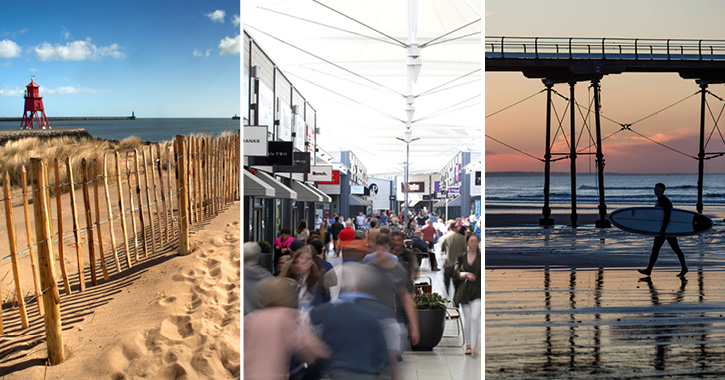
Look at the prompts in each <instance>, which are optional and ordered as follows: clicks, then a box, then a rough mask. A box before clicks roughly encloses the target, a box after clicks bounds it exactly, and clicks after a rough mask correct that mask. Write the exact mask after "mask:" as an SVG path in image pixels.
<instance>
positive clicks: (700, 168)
mask: <svg viewBox="0 0 725 380" xmlns="http://www.w3.org/2000/svg"><path fill="white" fill-rule="evenodd" d="M699 84H700V88H701V90H700V92H701V93H702V96H701V98H700V99H701V100H700V151H699V152H698V154H697V205H696V207H697V212H699V213H702V209H703V204H702V186H703V183H704V182H703V175H704V172H705V102H706V101H707V100H706V99H705V96H706V95H707V82H705V81H702V80H701V81H699Z"/></svg>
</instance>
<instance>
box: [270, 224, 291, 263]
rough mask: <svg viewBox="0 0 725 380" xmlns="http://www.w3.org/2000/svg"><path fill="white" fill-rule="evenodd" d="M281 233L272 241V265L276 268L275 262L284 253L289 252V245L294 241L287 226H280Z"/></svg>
mask: <svg viewBox="0 0 725 380" xmlns="http://www.w3.org/2000/svg"><path fill="white" fill-rule="evenodd" d="M280 233H281V235H280V237H278V238H277V239H275V241H274V258H273V260H274V267H275V268H277V262H278V261H279V258H280V257H282V256H284V255H289V254H291V252H290V249H289V245H290V244H291V243H292V242H293V241H295V238H294V237H292V236H290V229H289V227H284V228H282V231H281V232H280Z"/></svg>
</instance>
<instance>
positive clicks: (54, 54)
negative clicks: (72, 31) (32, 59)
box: [35, 38, 126, 61]
mask: <svg viewBox="0 0 725 380" xmlns="http://www.w3.org/2000/svg"><path fill="white" fill-rule="evenodd" d="M35 55H36V57H37V58H38V59H39V60H41V61H85V60H88V59H90V60H98V59H101V58H103V57H111V58H116V59H120V58H125V57H126V55H125V54H124V53H123V51H122V50H121V48H120V47H119V46H118V44H111V45H109V46H96V45H94V44H92V43H91V39H90V38H87V39H86V40H85V41H73V42H69V43H67V44H65V45H58V44H56V45H51V44H50V43H48V42H43V43H42V44H40V45H38V46H36V47H35Z"/></svg>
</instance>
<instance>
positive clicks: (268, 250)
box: [258, 240, 272, 253]
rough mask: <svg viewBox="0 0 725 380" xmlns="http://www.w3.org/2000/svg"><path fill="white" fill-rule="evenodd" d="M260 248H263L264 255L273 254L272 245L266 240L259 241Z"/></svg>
mask: <svg viewBox="0 0 725 380" xmlns="http://www.w3.org/2000/svg"><path fill="white" fill-rule="evenodd" d="M258 244H259V246H260V247H262V253H272V245H271V244H269V243H267V242H266V241H264V240H260V241H259V243H258Z"/></svg>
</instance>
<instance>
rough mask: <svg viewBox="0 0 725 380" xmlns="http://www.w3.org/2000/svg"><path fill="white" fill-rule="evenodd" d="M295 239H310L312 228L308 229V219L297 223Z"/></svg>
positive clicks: (304, 240)
mask: <svg viewBox="0 0 725 380" xmlns="http://www.w3.org/2000/svg"><path fill="white" fill-rule="evenodd" d="M295 239H297V240H302V241H303V242H305V243H307V242H308V241H309V240H310V230H308V229H307V221H306V220H300V222H299V224H297V231H295Z"/></svg>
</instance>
